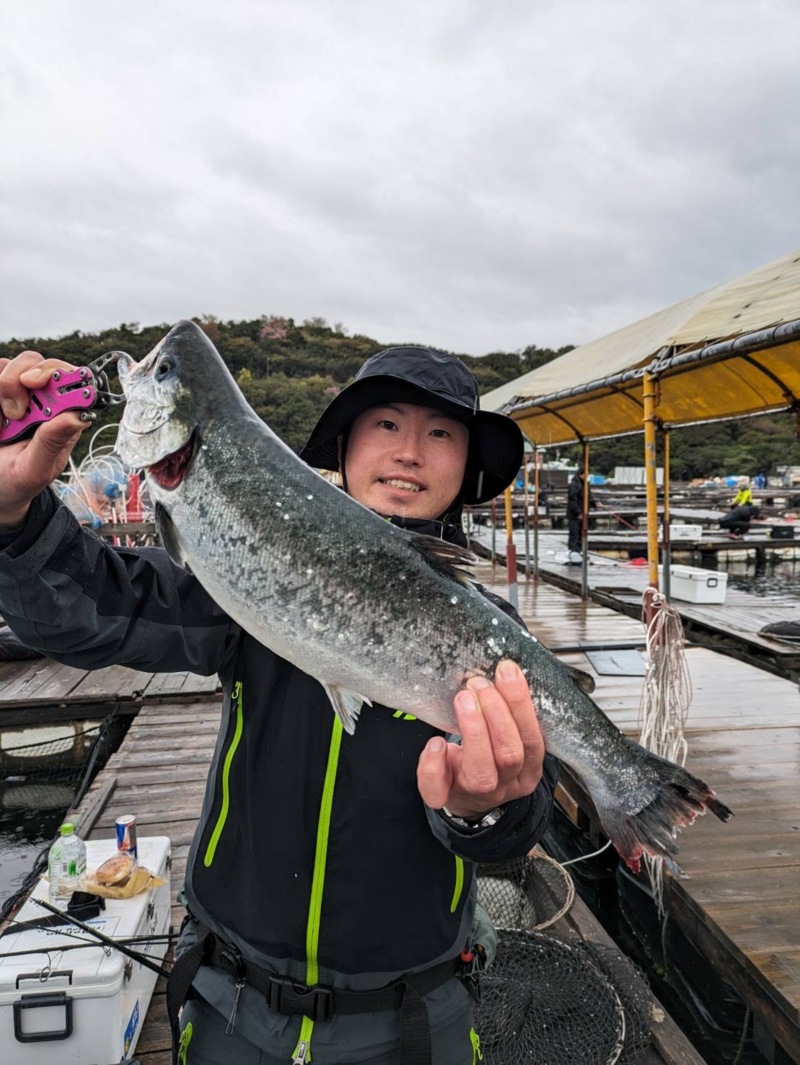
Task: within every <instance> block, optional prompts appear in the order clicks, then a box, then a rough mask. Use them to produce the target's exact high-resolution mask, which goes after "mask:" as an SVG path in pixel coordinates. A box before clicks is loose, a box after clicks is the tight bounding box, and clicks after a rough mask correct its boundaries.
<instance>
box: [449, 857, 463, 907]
mask: <svg viewBox="0 0 800 1065" xmlns="http://www.w3.org/2000/svg"><path fill="white" fill-rule="evenodd" d="M454 857H455V859H456V886H455V888H454V889H453V901H452V902H451V903H450V913H455V912H456V906H458V903H459V900H460V898H461V892H462V890H463V888H464V859H463V858H459V856H458V855H457V854H456V855H455V856H454Z"/></svg>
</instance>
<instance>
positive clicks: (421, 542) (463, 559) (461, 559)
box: [410, 533, 478, 584]
mask: <svg viewBox="0 0 800 1065" xmlns="http://www.w3.org/2000/svg"><path fill="white" fill-rule="evenodd" d="M410 543H411V546H412V547H413V548H415V549H416V550H417V551H419V553H420V554H421V555H422V557H423V558H424V559H425V561H426V562H428V563H429V564H430V565H431V566H433V568H434V569H438V570H439V571H440V572H442V573H446V574H447V575H448V576H449V577H453V578H454V579H455V580H457V581H458V582H459V583H460V584H475V583H476V579H475V574H474V573H473V567H474V566H475V564H476V563H477V561H478V559H477V557H476V556H475V555H474V554H473V553H472V552H471V551H469V550H468V549H467V548H466V547H461V546H460V545H459V544H450V543H448V542H447V541H446V540H437V539H436V537H435V536H425V535H424V534H422V533H414V534H413V536H412V538H411V541H410Z"/></svg>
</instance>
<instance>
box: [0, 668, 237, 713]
mask: <svg viewBox="0 0 800 1065" xmlns="http://www.w3.org/2000/svg"><path fill="white" fill-rule="evenodd" d="M218 688H219V681H218V679H217V677H216V676H213V677H200V676H198V675H197V674H196V673H142V672H139V671H138V670H135V669H128V668H127V667H126V666H109V667H108V668H107V669H96V670H88V671H87V670H85V669H75V668H74V667H73V666H64V665H61V664H60V663H58V662H53V661H52V660H51V659H49V658H32V659H27V660H25V661H22V662H0V728H9V727H12V726H20V725H35V724H40V723H41V722H43V721H48V722H49V721H58V720H69V721H75V720H80V719H81V718H87V717H97V716H98V715H103V714H104V713H107V712H108V711H109V710H111V709H112V708H113V707H116V709H117V713H122V714H136V713H137V712H138V711H139V708H140V707H141V705H142V703H143V701H145V700H151V701H152V700H157V699H165V698H168V699H173V700H180V699H196V698H198V697H201V696H209V695H213V694H214V692H216V691H217V690H218Z"/></svg>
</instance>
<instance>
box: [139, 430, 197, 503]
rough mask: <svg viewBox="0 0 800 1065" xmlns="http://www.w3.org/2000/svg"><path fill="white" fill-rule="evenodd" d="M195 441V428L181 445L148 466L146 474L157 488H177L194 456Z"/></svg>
mask: <svg viewBox="0 0 800 1065" xmlns="http://www.w3.org/2000/svg"><path fill="white" fill-rule="evenodd" d="M196 443H197V430H195V431H194V432H193V433H192V435H191V436H190V437H189V439H188V440H187V442H186V443H185V444H184V445H183V447H179V448H178V450H177V451H173V452H172V454H170V455H166V456H165V457H164V458H163V459H159V460H158V462H154V463H153V465H152V466H148V467H147V476H148V477H152V478H153V480H154V481H155V482H156V484H157V485H158V486H159V488H166V489H168V490H170V491H172V490H173V489H175V488H177V487H178V486H179V485H180V484H182V483H183V480H184V478H185V477H186V474H187V473H188V472H189V464H190V463H191V461H192V458H193V457H194V453H195V449H196V448H195V445H196Z"/></svg>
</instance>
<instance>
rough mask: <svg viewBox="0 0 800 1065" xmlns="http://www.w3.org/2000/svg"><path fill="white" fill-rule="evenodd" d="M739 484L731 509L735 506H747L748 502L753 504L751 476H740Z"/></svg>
mask: <svg viewBox="0 0 800 1065" xmlns="http://www.w3.org/2000/svg"><path fill="white" fill-rule="evenodd" d="M738 484H739V490H738V492H737V493H736V495H735V496H734V497H733V502H732V503H731V510H733V508H734V507H743V506H747V505H748V504H749V505H752V503H753V492H752V489H751V488H750V478H749V477H740V478H739V481H738Z"/></svg>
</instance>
